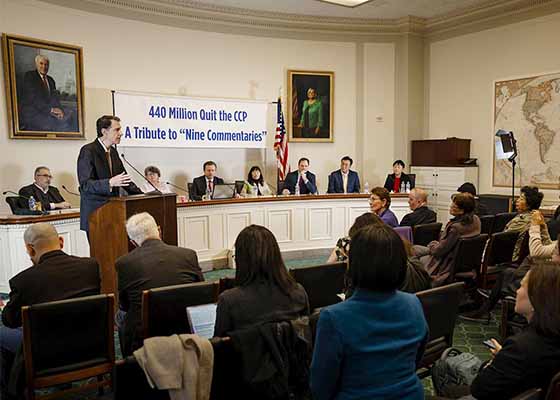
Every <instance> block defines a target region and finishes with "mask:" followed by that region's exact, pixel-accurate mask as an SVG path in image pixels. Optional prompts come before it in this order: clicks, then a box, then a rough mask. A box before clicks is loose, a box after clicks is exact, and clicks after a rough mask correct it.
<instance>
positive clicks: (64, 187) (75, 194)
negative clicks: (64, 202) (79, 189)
mask: <svg viewBox="0 0 560 400" xmlns="http://www.w3.org/2000/svg"><path fill="white" fill-rule="evenodd" d="M62 189H64V190H65V191H66V192H67V193H70V194H71V195H74V196H78V197H79V196H80V194H79V193H75V192H71V191H70V190H68V189H67V188H66V186H64V185H62Z"/></svg>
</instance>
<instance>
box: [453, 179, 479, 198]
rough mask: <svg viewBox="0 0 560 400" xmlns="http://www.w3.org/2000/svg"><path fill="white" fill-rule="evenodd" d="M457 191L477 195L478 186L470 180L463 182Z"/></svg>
mask: <svg viewBox="0 0 560 400" xmlns="http://www.w3.org/2000/svg"><path fill="white" fill-rule="evenodd" d="M457 191H458V192H459V193H470V194H472V195H473V196H475V197H476V187H475V186H474V185H473V184H472V183H470V182H465V183H463V184H462V185H461V186H459V187H458V188H457Z"/></svg>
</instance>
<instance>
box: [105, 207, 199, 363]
mask: <svg viewBox="0 0 560 400" xmlns="http://www.w3.org/2000/svg"><path fill="white" fill-rule="evenodd" d="M126 231H127V233H128V236H129V238H130V240H131V241H132V242H133V243H134V245H135V246H137V247H136V248H135V249H134V250H132V251H131V252H130V253H128V254H126V255H124V256H122V257H120V258H119V259H118V260H117V262H116V265H115V267H116V270H117V279H118V288H119V307H120V311H119V312H118V314H117V318H116V322H117V326H118V328H119V337H120V340H121V345H122V353H123V356H124V357H127V356H129V355H132V352H133V351H134V350H136V349H138V348H140V347H142V331H141V328H142V324H141V323H142V314H141V312H142V292H143V291H144V290H148V289H153V288H159V287H164V286H171V285H180V284H185V283H192V282H201V281H203V280H204V277H203V276H202V270H201V269H200V266H199V265H198V258H197V256H196V253H195V252H194V251H193V250H190V249H185V248H182V247H177V246H170V245H168V244H165V243H164V242H163V241H162V240H161V232H160V230H159V227H158V226H157V223H156V221H155V219H154V218H153V217H152V216H151V215H150V214H148V213H145V212H144V213H140V214H136V215H133V216H132V217H130V218H129V219H128V221H127V222H126ZM184 317H185V318H187V314H186V311H185V316H184Z"/></svg>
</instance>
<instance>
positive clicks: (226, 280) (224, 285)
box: [219, 276, 235, 294]
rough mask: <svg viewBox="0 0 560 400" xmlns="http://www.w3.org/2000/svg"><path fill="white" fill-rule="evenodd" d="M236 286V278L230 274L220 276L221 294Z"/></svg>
mask: <svg viewBox="0 0 560 400" xmlns="http://www.w3.org/2000/svg"><path fill="white" fill-rule="evenodd" d="M234 287H235V278H233V277H229V276H226V277H223V278H220V290H219V293H220V294H222V293H223V292H225V291H226V290H228V289H233V288H234Z"/></svg>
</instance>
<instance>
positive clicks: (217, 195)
mask: <svg viewBox="0 0 560 400" xmlns="http://www.w3.org/2000/svg"><path fill="white" fill-rule="evenodd" d="M234 195H235V186H234V185H233V184H228V183H223V184H222V183H221V184H218V185H215V186H214V194H213V195H212V198H213V199H215V200H217V199H231V198H232V197H233V196H234Z"/></svg>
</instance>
